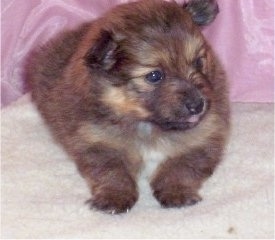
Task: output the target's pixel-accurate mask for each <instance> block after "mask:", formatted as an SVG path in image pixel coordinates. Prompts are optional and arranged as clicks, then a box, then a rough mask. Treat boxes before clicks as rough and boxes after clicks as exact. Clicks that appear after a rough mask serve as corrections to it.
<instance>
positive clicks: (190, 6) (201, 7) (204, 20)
mask: <svg viewBox="0 0 275 240" xmlns="http://www.w3.org/2000/svg"><path fill="white" fill-rule="evenodd" d="M183 7H184V8H185V9H186V10H187V11H188V12H189V13H190V14H191V17H192V19H193V21H194V22H195V23H196V24H197V25H199V26H205V25H208V24H210V23H211V22H213V21H214V19H215V18H216V16H217V14H218V13H219V6H218V4H217V2H216V0H190V1H189V2H188V3H185V4H184V5H183Z"/></svg>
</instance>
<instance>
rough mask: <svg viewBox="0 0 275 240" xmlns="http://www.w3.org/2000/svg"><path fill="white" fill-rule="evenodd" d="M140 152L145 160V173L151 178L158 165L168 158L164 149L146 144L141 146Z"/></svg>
mask: <svg viewBox="0 0 275 240" xmlns="http://www.w3.org/2000/svg"><path fill="white" fill-rule="evenodd" d="M140 153H141V156H142V159H143V162H144V169H143V175H145V177H147V178H150V177H151V176H152V175H153V174H154V172H155V171H156V169H157V167H158V166H159V165H160V164H161V163H162V162H163V161H164V160H166V158H167V156H166V154H165V153H164V151H161V150H160V149H154V148H150V147H146V146H142V147H141V148H140Z"/></svg>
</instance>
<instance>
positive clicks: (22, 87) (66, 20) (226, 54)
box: [1, 0, 274, 106]
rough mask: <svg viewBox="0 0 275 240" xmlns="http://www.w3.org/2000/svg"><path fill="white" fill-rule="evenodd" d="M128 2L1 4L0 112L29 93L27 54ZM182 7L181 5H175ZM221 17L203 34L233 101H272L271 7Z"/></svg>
mask: <svg viewBox="0 0 275 240" xmlns="http://www.w3.org/2000/svg"><path fill="white" fill-rule="evenodd" d="M124 2H129V0H101V1H91V0H77V1H76V0H47V1H43V0H28V1H22V2H21V1H20V3H19V1H18V0H3V1H2V9H1V11H2V22H1V28H2V37H1V41H2V44H1V47H2V53H1V60H2V61H1V67H2V70H1V93H2V94H1V98H2V102H1V103H2V106H5V105H7V104H9V103H11V102H12V101H14V100H16V99H17V98H19V97H20V96H22V95H23V94H24V93H25V92H27V91H28V89H27V87H26V84H25V79H24V61H25V58H26V56H27V55H28V53H29V52H30V50H31V49H32V48H33V47H35V46H38V45H40V44H42V43H44V42H46V41H47V40H49V39H50V38H52V37H53V36H54V35H55V34H57V33H58V32H59V31H60V30H62V29H70V28H73V27H76V26H77V25H78V24H80V23H81V22H83V21H87V20H92V19H94V18H96V17H98V16H100V15H101V14H102V13H104V12H105V11H107V10H108V9H109V8H111V7H112V6H115V5H117V4H120V3H124ZM178 2H183V1H178ZM218 3H219V6H220V14H219V15H218V17H217V19H216V20H215V22H214V23H213V24H212V25H211V26H209V27H207V28H206V29H205V30H204V34H205V36H206V37H207V39H209V41H210V42H211V43H212V45H213V48H214V49H215V51H216V52H217V55H219V57H220V59H221V61H222V63H223V65H224V67H225V69H226V72H227V75H228V78H229V82H230V85H231V87H230V89H231V100H232V101H243V102H273V100H274V87H273V84H274V69H273V59H274V51H273V48H274V37H273V36H274V7H273V1H271V0H261V1H259V0H234V1H232V0H218Z"/></svg>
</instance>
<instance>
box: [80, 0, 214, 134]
mask: <svg viewBox="0 0 275 240" xmlns="http://www.w3.org/2000/svg"><path fill="white" fill-rule="evenodd" d="M217 13H218V6H217V4H216V2H215V1H214V0H191V1H189V2H188V3H186V4H184V5H183V6H180V5H178V4H177V3H175V2H166V1H155V0H149V1H148V0H146V1H140V2H134V3H130V4H125V5H121V6H119V7H117V8H115V9H114V10H113V11H111V12H109V13H108V14H107V15H106V17H104V18H102V19H101V22H99V23H101V24H102V27H101V28H100V30H99V31H98V34H96V37H95V36H94V33H91V36H92V37H91V47H90V48H89V50H88V51H87V52H86V55H85V65H86V66H87V68H88V71H89V73H90V74H91V75H93V76H95V75H97V76H101V77H99V78H98V79H100V81H101V83H100V84H101V85H102V86H103V90H102V94H101V97H100V101H101V102H102V104H104V105H106V106H108V107H109V108H110V109H111V110H112V112H113V113H114V114H116V115H119V116H121V117H131V118H135V119H137V120H141V121H150V122H152V123H153V124H156V125H157V126H159V127H160V128H162V129H164V130H171V129H173V130H174V129H177V130H178V129H181V130H184V129H188V128H192V127H194V126H196V125H197V124H198V123H199V122H200V121H202V119H203V117H204V116H205V115H206V114H207V113H208V111H209V109H210V108H211V105H212V104H213V96H214V95H215V94H216V93H215V90H214V88H213V84H214V82H215V81H216V80H215V78H216V76H215V62H216V61H215V59H214V56H213V54H212V51H211V49H210V47H209V46H208V44H207V43H206V41H205V39H204V37H203V36H202V34H201V32H200V30H201V29H200V27H201V26H204V25H207V24H209V23H211V22H212V21H213V20H214V19H215V16H216V15H217Z"/></svg>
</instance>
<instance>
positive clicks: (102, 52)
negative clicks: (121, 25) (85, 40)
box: [84, 30, 118, 70]
mask: <svg viewBox="0 0 275 240" xmlns="http://www.w3.org/2000/svg"><path fill="white" fill-rule="evenodd" d="M117 48H118V44H117V43H116V42H115V41H114V39H113V37H112V34H111V32H109V31H106V30H103V31H102V32H101V33H100V34H99V37H98V39H97V40H96V41H95V43H94V44H93V46H92V47H91V49H89V51H88V52H87V54H86V55H85V57H84V59H85V62H86V64H87V66H88V67H90V68H96V69H103V70H110V69H111V68H112V67H113V65H114V64H115V63H116V58H115V51H116V49H117Z"/></svg>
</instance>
